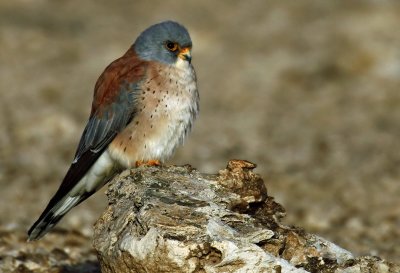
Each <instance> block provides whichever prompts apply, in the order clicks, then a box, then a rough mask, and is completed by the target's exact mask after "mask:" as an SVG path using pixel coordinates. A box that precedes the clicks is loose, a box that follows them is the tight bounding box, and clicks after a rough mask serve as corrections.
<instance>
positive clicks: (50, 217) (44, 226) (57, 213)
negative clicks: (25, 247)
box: [28, 193, 92, 241]
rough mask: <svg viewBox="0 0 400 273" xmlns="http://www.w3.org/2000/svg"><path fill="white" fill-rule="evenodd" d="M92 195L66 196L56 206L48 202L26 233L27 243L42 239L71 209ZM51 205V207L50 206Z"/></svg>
mask: <svg viewBox="0 0 400 273" xmlns="http://www.w3.org/2000/svg"><path fill="white" fill-rule="evenodd" d="M91 194H92V193H85V194H83V195H81V196H73V197H70V196H66V197H64V198H63V199H61V200H60V201H58V202H57V203H56V204H54V205H53V204H52V201H50V203H49V205H48V206H47V208H46V209H45V210H44V211H43V213H42V215H40V217H39V219H38V220H37V221H36V222H35V223H34V224H33V225H32V227H31V228H30V229H29V231H28V241H35V240H39V239H40V238H42V237H43V236H44V235H46V233H47V232H49V231H50V230H51V229H52V228H53V227H54V226H55V225H56V224H57V223H58V222H59V221H60V220H61V219H62V218H63V217H64V215H65V214H67V212H68V211H70V210H71V209H72V208H73V207H75V206H76V205H78V204H79V203H80V202H82V201H83V200H85V199H86V198H88V197H89V196H90V195H91ZM50 205H51V206H50Z"/></svg>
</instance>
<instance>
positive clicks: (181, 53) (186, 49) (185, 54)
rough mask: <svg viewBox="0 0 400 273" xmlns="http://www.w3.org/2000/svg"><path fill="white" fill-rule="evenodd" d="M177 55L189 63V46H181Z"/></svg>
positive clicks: (190, 59) (190, 58)
mask: <svg viewBox="0 0 400 273" xmlns="http://www.w3.org/2000/svg"><path fill="white" fill-rule="evenodd" d="M178 57H179V58H181V59H182V60H185V61H188V62H189V63H190V62H191V61H192V55H191V54H190V47H184V48H182V49H181V50H180V51H179V54H178Z"/></svg>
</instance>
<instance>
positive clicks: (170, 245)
mask: <svg viewBox="0 0 400 273" xmlns="http://www.w3.org/2000/svg"><path fill="white" fill-rule="evenodd" d="M254 168H255V165H254V164H253V163H250V162H247V161H241V160H232V161H230V162H229V163H228V166H227V168H226V169H225V170H222V171H220V172H219V174H218V175H208V174H201V173H199V172H198V171H196V170H195V169H193V168H191V167H190V166H183V167H176V166H171V167H141V168H138V169H132V170H127V171H125V172H123V173H122V174H120V175H119V176H118V177H116V178H115V179H114V181H113V183H111V185H110V186H109V189H108V191H107V196H108V200H109V206H108V208H107V209H106V210H105V212H104V213H103V215H102V216H101V217H100V218H99V220H98V221H97V222H96V224H95V227H94V248H95V249H96V251H97V256H98V259H99V262H100V265H101V269H102V272H103V273H111V272H140V273H141V272H337V273H339V272H400V267H399V266H398V265H395V264H391V263H389V262H386V261H383V260H380V259H379V258H377V257H359V258H356V257H354V256H353V255H352V254H351V253H350V252H348V251H346V250H344V249H342V248H340V247H338V246H337V245H335V244H333V243H331V242H328V241H326V240H324V239H323V238H320V237H318V236H316V235H312V234H308V233H306V232H305V231H304V230H302V229H300V228H295V227H288V226H285V225H283V224H281V223H280V219H281V218H282V217H283V216H284V215H285V211H284V209H283V207H282V206H281V205H280V204H278V203H276V202H275V201H274V199H273V197H271V196H268V194H267V189H266V186H265V183H264V181H263V180H262V179H261V177H260V176H259V175H257V174H255V173H253V169H254Z"/></svg>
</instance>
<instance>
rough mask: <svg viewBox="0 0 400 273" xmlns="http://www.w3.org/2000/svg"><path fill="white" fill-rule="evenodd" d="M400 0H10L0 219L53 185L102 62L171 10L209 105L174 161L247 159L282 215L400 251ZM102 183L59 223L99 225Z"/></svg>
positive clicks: (1, 96)
mask: <svg viewBox="0 0 400 273" xmlns="http://www.w3.org/2000/svg"><path fill="white" fill-rule="evenodd" d="M399 14H400V2H398V1H351V2H350V1H345V0H343V1H286V2H283V1H252V2H249V1H218V2H217V1H211V0H208V1H201V2H200V1H198V2H194V1H193V2H188V1H179V2H178V1H152V2H149V1H112V2H111V1H105V0H104V1H44V0H36V1H33V0H16V1H1V2H0V26H1V27H0V49H1V50H0V63H1V65H0V126H1V128H2V130H1V131H0V185H1V189H2V190H1V192H0V229H6V230H7V229H8V230H10V229H12V230H16V231H21V230H27V229H28V228H29V226H30V225H31V224H32V223H33V221H34V220H36V218H37V217H38V216H39V214H40V212H41V211H42V209H43V208H44V206H45V205H46V204H47V202H48V200H49V198H50V197H51V195H52V194H53V193H54V191H55V190H56V188H57V187H58V185H59V183H60V180H61V179H62V177H63V175H64V173H65V171H66V170H67V168H68V166H69V163H70V161H71V159H72V156H73V153H74V152H75V148H76V145H77V142H78V140H79V137H80V134H81V132H82V130H83V128H84V125H85V123H86V119H87V117H88V114H89V111H90V103H91V99H92V94H93V91H92V90H93V86H94V83H95V81H96V79H97V77H98V76H99V74H100V73H101V72H102V70H103V69H104V67H105V66H106V65H107V64H108V63H110V62H111V61H112V60H114V59H115V58H117V57H119V56H120V55H122V54H123V53H124V52H125V51H126V49H127V48H128V47H129V45H130V44H131V43H132V42H133V40H134V39H135V37H137V35H138V34H139V32H140V31H142V30H143V29H144V28H146V27H147V26H149V25H151V24H153V23H155V22H159V21H161V20H164V19H173V20H177V21H180V22H182V23H183V24H184V25H186V26H187V28H188V29H189V31H190V33H191V35H192V38H193V43H194V52H193V54H194V59H193V62H194V65H195V68H196V70H197V74H198V81H199V86H200V92H201V113H200V118H199V119H198V121H197V122H196V124H195V128H194V131H193V133H192V135H191V136H190V137H189V138H188V140H187V142H186V145H185V146H184V147H183V148H180V149H179V151H178V152H177V154H176V155H175V156H174V158H172V159H171V161H170V162H169V163H176V164H185V163H190V164H192V165H193V166H195V167H196V168H198V169H199V170H201V171H202V172H216V171H217V170H219V169H222V168H224V167H225V164H226V162H227V161H228V159H231V158H241V159H247V160H250V161H253V162H255V163H257V164H258V166H259V167H258V169H257V170H258V172H260V173H261V174H262V175H263V177H264V179H265V180H266V182H267V186H268V189H269V193H270V194H271V195H272V196H275V197H276V199H277V201H278V202H280V203H281V204H283V205H284V206H285V208H286V209H287V219H286V222H287V223H289V224H293V225H296V226H301V227H304V228H305V229H306V230H307V231H309V232H313V233H317V234H320V235H321V236H323V237H325V238H327V239H329V240H331V241H334V242H336V243H337V244H339V245H340V246H342V247H344V248H346V249H349V250H351V251H352V252H354V253H356V254H358V255H365V254H370V255H371V254H372V255H378V256H381V257H383V258H386V259H388V260H391V261H399V260H400V198H399V196H400V187H399V179H400V168H399V166H398V165H399V163H400V153H399V148H400V147H399V146H400V141H399V135H400V92H399V86H400V35H399V34H398V33H399V31H398V26H399V25H400V16H399ZM103 192H104V191H100V192H99V193H98V194H96V195H95V196H93V197H92V198H90V199H89V200H88V201H87V202H85V203H84V204H82V205H81V206H80V207H79V208H77V209H75V210H74V211H73V212H72V213H70V214H69V215H68V216H67V217H66V218H65V219H64V220H63V221H62V222H61V224H60V225H59V226H60V227H61V228H64V229H68V230H76V231H80V232H82V234H83V235H84V236H89V237H90V234H91V232H92V231H91V230H92V224H93V222H94V221H95V219H97V218H98V217H99V215H100V213H101V211H102V209H103V208H104V207H105V206H106V201H105V197H104V194H103ZM49 243H51V241H50V242H49Z"/></svg>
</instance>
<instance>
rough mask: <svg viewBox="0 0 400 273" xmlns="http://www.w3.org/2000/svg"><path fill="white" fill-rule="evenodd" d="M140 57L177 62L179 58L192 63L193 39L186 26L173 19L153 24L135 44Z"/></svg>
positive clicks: (168, 62) (167, 62) (169, 62)
mask: <svg viewBox="0 0 400 273" xmlns="http://www.w3.org/2000/svg"><path fill="white" fill-rule="evenodd" d="M133 46H134V48H135V51H136V53H137V54H138V55H139V57H140V58H142V59H144V60H147V61H159V62H162V63H166V64H175V63H176V62H177V61H178V60H179V59H178V58H181V59H182V60H185V61H187V62H189V63H190V61H191V59H192V58H191V55H190V53H191V52H190V51H191V48H192V40H191V39H190V36H189V33H188V31H187V30H186V28H185V27H184V26H182V25H181V24H179V23H176V22H173V21H164V22H161V23H159V24H155V25H152V26H151V27H149V28H148V29H146V30H145V31H143V32H142V33H141V34H140V36H139V37H138V38H137V39H136V41H135V44H134V45H133Z"/></svg>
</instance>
